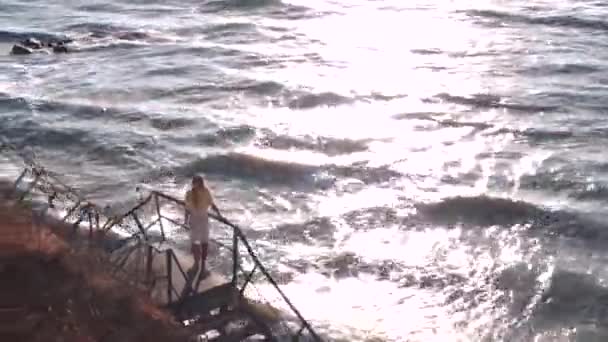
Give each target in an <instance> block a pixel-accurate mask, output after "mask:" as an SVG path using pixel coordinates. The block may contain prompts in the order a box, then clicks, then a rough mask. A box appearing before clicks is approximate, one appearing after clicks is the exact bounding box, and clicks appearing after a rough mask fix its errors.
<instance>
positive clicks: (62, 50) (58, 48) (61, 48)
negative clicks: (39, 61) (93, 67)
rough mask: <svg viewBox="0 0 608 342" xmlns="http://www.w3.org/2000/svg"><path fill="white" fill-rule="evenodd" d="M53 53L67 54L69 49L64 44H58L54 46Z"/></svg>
mask: <svg viewBox="0 0 608 342" xmlns="http://www.w3.org/2000/svg"><path fill="white" fill-rule="evenodd" d="M53 52H54V53H67V52H68V48H67V46H65V45H63V44H58V45H55V46H53Z"/></svg>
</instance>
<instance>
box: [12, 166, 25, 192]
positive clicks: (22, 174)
mask: <svg viewBox="0 0 608 342" xmlns="http://www.w3.org/2000/svg"><path fill="white" fill-rule="evenodd" d="M28 171H29V169H28V168H27V167H26V168H24V169H23V172H21V174H20V175H19V177H18V178H17V180H15V182H14V183H13V192H14V193H17V189H18V188H19V183H21V181H22V180H23V177H25V175H26V174H27V172H28Z"/></svg>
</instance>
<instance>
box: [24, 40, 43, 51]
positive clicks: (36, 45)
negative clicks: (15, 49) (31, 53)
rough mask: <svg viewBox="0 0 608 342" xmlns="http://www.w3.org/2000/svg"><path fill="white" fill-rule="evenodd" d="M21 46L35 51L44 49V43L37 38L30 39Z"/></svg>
mask: <svg viewBox="0 0 608 342" xmlns="http://www.w3.org/2000/svg"><path fill="white" fill-rule="evenodd" d="M21 45H23V46H25V47H27V48H30V49H34V50H38V49H42V43H40V41H39V40H38V39H36V38H28V39H26V40H24V41H22V42H21Z"/></svg>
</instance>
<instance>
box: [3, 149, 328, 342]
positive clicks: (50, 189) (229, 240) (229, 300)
mask: <svg viewBox="0 0 608 342" xmlns="http://www.w3.org/2000/svg"><path fill="white" fill-rule="evenodd" d="M0 152H2V153H3V154H5V153H6V154H10V155H11V157H13V158H14V156H15V155H17V156H18V159H19V160H20V161H21V162H22V169H21V172H20V174H19V176H18V177H17V178H16V179H15V181H14V182H13V183H12V186H13V194H14V195H15V196H16V197H17V201H20V202H23V201H28V202H29V204H30V205H31V206H32V209H33V211H34V213H35V216H36V217H40V218H43V217H50V216H53V217H56V218H57V220H59V221H60V223H61V224H64V225H69V226H71V227H72V229H73V239H72V241H71V242H72V243H74V244H79V245H82V244H86V246H87V248H97V249H102V250H104V251H105V252H106V253H107V255H108V257H109V258H108V260H109V262H110V263H111V269H112V272H113V274H114V275H115V276H116V277H120V278H122V279H124V280H126V281H129V282H130V283H131V284H133V285H134V286H137V287H139V288H141V289H144V290H145V291H146V292H147V293H148V294H149V295H150V297H151V298H152V299H153V300H155V301H156V302H157V303H159V305H163V306H165V307H166V308H167V309H168V310H170V311H171V312H172V313H173V315H174V316H175V317H176V318H177V320H178V321H180V322H183V323H184V325H185V326H187V328H188V329H191V331H192V334H193V335H194V336H205V338H206V339H207V341H218V342H221V341H245V340H251V339H252V338H254V337H257V338H259V340H260V339H261V340H264V341H315V342H320V341H323V339H322V338H321V337H320V336H319V334H318V333H317V332H316V331H315V329H314V328H313V327H312V326H311V324H310V323H309V322H308V321H307V320H306V319H305V318H304V317H303V316H302V314H301V313H300V312H299V311H298V309H297V308H296V307H295V306H294V305H293V303H292V302H291V301H290V299H289V298H288V297H287V295H286V294H285V293H284V292H283V290H282V289H281V288H280V286H279V285H278V284H277V282H276V281H275V279H274V278H273V277H272V275H271V274H270V272H269V271H268V270H267V268H266V267H265V266H264V264H263V263H262V261H261V260H260V258H259V257H258V256H257V254H256V252H255V251H254V249H253V247H252V246H251V244H250V243H249V241H248V240H247V238H246V236H245V235H244V234H243V231H242V229H241V228H240V227H239V226H238V225H236V224H234V223H233V222H231V221H229V220H228V219H226V218H224V217H220V216H217V215H215V214H210V217H211V219H213V220H214V221H215V222H216V224H218V225H221V226H223V227H224V228H226V230H225V231H226V232H228V234H225V235H226V238H225V239H223V241H220V240H216V239H211V244H212V246H211V247H210V250H212V251H214V253H211V252H210V255H209V261H208V262H209V263H210V265H211V266H210V268H211V270H212V272H214V273H216V274H219V275H221V276H223V277H225V278H223V279H224V280H225V281H222V282H216V283H213V284H212V286H210V287H208V288H205V289H203V290H199V288H198V287H199V285H200V283H201V282H200V280H198V279H189V278H188V277H187V275H186V270H185V268H184V265H183V261H181V260H180V258H179V257H178V251H177V250H176V249H175V241H174V240H172V239H171V238H170V237H169V236H168V235H169V234H170V233H173V234H175V232H176V231H179V230H183V229H188V227H187V226H186V225H185V223H184V222H183V220H180V219H179V218H176V217H172V215H171V213H173V214H175V213H176V212H177V213H180V212H181V213H183V211H184V210H185V208H184V202H183V201H181V200H179V199H177V198H175V197H173V196H171V195H168V194H165V193H162V192H158V191H151V192H150V193H148V194H147V195H146V196H144V197H143V198H142V199H141V200H140V201H139V202H138V203H137V204H135V205H134V206H133V207H132V208H130V209H129V210H127V211H124V212H122V213H120V214H109V213H108V210H106V208H103V207H100V206H98V205H96V204H95V203H92V202H91V201H88V200H86V199H85V198H83V197H82V196H80V195H79V194H78V192H77V191H76V190H75V189H74V188H72V187H70V186H68V185H66V184H64V183H63V182H62V181H61V180H60V178H59V177H58V176H57V175H56V174H54V173H53V172H51V171H49V170H47V169H46V168H44V167H43V166H42V165H39V164H37V163H36V162H35V160H34V158H27V157H25V156H23V155H22V154H21V153H19V150H18V149H16V148H15V147H14V146H12V145H10V144H8V143H6V142H4V143H3V142H2V141H0ZM173 216H175V215H173ZM262 292H263V294H261V293H262ZM270 296H274V298H275V299H276V300H275V301H269V300H268V297H270ZM288 316H289V318H286V317H288ZM209 335H211V336H209Z"/></svg>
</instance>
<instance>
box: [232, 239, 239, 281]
mask: <svg viewBox="0 0 608 342" xmlns="http://www.w3.org/2000/svg"><path fill="white" fill-rule="evenodd" d="M238 272H239V238H238V236H237V234H236V230H235V229H233V230H232V286H233V287H234V288H236V282H237V278H238Z"/></svg>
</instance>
